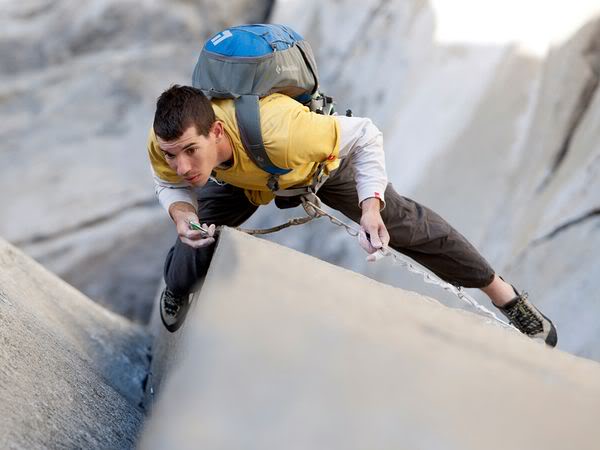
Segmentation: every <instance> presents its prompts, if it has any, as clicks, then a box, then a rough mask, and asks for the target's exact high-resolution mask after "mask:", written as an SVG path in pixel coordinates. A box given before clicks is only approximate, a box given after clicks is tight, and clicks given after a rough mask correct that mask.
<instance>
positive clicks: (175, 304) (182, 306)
mask: <svg viewBox="0 0 600 450" xmlns="http://www.w3.org/2000/svg"><path fill="white" fill-rule="evenodd" d="M189 299H190V296H189V295H184V296H177V295H175V294H174V293H173V292H171V291H170V290H169V289H167V288H165V289H164V291H162V294H161V295H160V318H161V320H162V323H163V325H164V326H165V328H166V329H167V330H168V331H170V332H171V333H174V332H175V331H177V330H178V329H179V327H181V325H182V324H183V321H184V319H185V316H186V314H187V311H188V309H189V306H190V302H189Z"/></svg>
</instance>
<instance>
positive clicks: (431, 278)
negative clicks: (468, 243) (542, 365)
mask: <svg viewBox="0 0 600 450" xmlns="http://www.w3.org/2000/svg"><path fill="white" fill-rule="evenodd" d="M303 206H304V209H305V211H306V213H307V214H308V215H311V216H313V217H327V218H329V220H330V221H331V223H333V224H335V225H337V226H339V227H342V228H344V229H345V230H346V232H347V233H348V234H349V235H350V236H352V237H358V235H359V233H360V230H359V229H357V228H355V227H353V226H352V225H348V224H347V223H345V222H342V221H341V220H339V219H338V218H337V217H335V216H333V215H331V214H329V213H328V212H326V211H324V210H323V209H322V208H320V207H319V206H317V205H315V204H314V203H312V202H311V201H310V200H306V201H303ZM307 207H308V208H309V209H307ZM377 253H378V255H377V256H376V258H377V259H380V258H383V257H387V256H391V257H392V259H393V260H394V262H395V263H398V264H400V265H401V266H403V267H405V268H406V269H408V271H409V272H412V273H415V274H418V275H421V276H422V277H423V281H425V283H427V284H433V285H435V286H439V287H441V288H442V289H444V290H445V291H447V292H450V293H451V294H454V295H455V296H456V297H458V298H459V299H460V300H462V301H463V302H465V303H467V304H468V305H470V306H471V307H473V308H475V309H476V310H478V311H480V312H482V313H483V314H484V315H487V316H488V317H490V318H491V319H493V320H495V321H497V322H498V323H500V324H501V325H502V326H504V327H507V328H513V329H515V330H516V328H515V327H514V326H512V325H511V324H509V323H508V322H505V321H504V320H502V319H500V318H499V317H498V316H497V315H496V314H495V313H494V312H492V311H490V310H489V309H487V308H486V307H485V306H483V305H481V304H480V303H478V302H477V300H475V299H474V298H473V297H471V296H470V295H469V294H467V293H466V292H465V291H464V290H463V288H461V287H458V286H454V285H453V284H450V283H447V282H445V281H443V280H442V279H440V278H439V277H438V276H436V275H434V274H432V273H431V272H429V271H428V270H426V269H424V268H421V267H418V266H417V264H416V263H413V262H412V261H409V260H408V258H407V257H406V256H404V255H403V254H402V253H400V252H397V251H396V250H394V249H392V248H389V247H388V248H386V249H382V250H378V251H377ZM488 323H492V322H491V321H488ZM517 331H518V330H517Z"/></svg>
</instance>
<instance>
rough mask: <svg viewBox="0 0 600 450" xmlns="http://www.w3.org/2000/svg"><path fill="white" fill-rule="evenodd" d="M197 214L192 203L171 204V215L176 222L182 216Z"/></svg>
mask: <svg viewBox="0 0 600 450" xmlns="http://www.w3.org/2000/svg"><path fill="white" fill-rule="evenodd" d="M192 214H193V215H196V208H195V207H194V205H192V204H191V203H187V202H175V203H172V204H171V205H170V206H169V215H170V216H171V219H173V221H174V222H177V220H178V219H180V218H181V217H189V216H190V215H192Z"/></svg>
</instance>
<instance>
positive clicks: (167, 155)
mask: <svg viewBox="0 0 600 450" xmlns="http://www.w3.org/2000/svg"><path fill="white" fill-rule="evenodd" d="M165 158H166V159H173V158H175V156H173V155H169V154H168V153H165Z"/></svg>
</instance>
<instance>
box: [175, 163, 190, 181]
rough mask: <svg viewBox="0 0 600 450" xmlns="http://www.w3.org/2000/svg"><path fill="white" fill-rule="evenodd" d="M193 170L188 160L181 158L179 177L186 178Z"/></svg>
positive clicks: (178, 168)
mask: <svg viewBox="0 0 600 450" xmlns="http://www.w3.org/2000/svg"><path fill="white" fill-rule="evenodd" d="M190 169H191V165H190V163H189V161H188V160H187V159H186V158H181V159H180V160H179V161H177V175H179V176H180V177H184V176H186V175H187V174H188V172H189V171H190Z"/></svg>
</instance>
